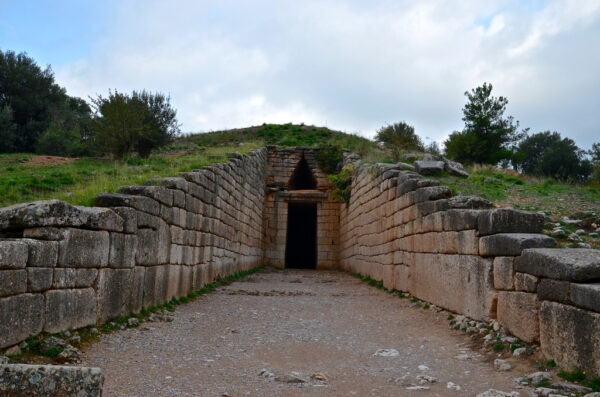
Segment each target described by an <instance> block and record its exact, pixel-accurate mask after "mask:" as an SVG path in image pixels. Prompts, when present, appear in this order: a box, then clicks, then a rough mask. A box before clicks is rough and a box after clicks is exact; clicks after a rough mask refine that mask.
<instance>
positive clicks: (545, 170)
mask: <svg viewBox="0 0 600 397" xmlns="http://www.w3.org/2000/svg"><path fill="white" fill-rule="evenodd" d="M592 170H593V167H592V163H591V161H589V160H588V159H586V158H585V152H584V151H583V150H581V149H579V148H578V147H577V145H576V144H575V142H574V141H573V140H572V139H569V138H563V139H562V140H561V141H558V142H555V143H553V144H552V145H550V146H549V147H548V148H546V149H545V150H544V151H543V152H542V155H541V157H540V159H539V163H538V166H537V173H538V174H540V175H545V176H551V177H553V178H556V179H562V180H565V181H572V182H585V181H586V180H587V178H588V177H589V176H590V174H591V173H592Z"/></svg>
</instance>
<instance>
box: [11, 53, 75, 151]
mask: <svg viewBox="0 0 600 397" xmlns="http://www.w3.org/2000/svg"><path fill="white" fill-rule="evenodd" d="M65 98H66V92H65V90H64V89H63V88H61V87H59V86H58V85H56V84H54V75H53V73H52V69H51V68H50V67H49V66H48V67H46V69H41V68H40V67H39V66H37V65H36V63H35V62H34V60H33V59H31V58H29V57H28V56H27V55H26V54H25V53H21V54H15V53H14V52H13V51H6V52H2V51H0V108H5V107H7V106H9V107H10V108H11V109H12V112H13V114H12V120H13V123H14V125H15V130H14V135H13V136H14V147H13V148H12V150H15V151H23V152H32V151H33V150H34V148H35V143H36V141H37V139H38V137H39V136H40V135H41V134H42V133H43V132H44V131H45V130H46V129H47V128H48V126H49V125H50V121H51V107H52V105H53V104H55V103H60V102H62V101H64V100H65ZM0 151H4V152H5V151H8V150H6V148H5V147H1V148H0Z"/></svg>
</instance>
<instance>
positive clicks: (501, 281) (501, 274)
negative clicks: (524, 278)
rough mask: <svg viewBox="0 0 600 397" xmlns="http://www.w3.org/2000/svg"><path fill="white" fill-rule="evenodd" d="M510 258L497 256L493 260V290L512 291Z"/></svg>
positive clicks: (512, 272) (511, 262) (512, 260)
mask: <svg viewBox="0 0 600 397" xmlns="http://www.w3.org/2000/svg"><path fill="white" fill-rule="evenodd" d="M513 263H514V257H512V256H498V257H496V258H494V288H496V289H499V290H512V289H514V283H513V275H514V270H513Z"/></svg>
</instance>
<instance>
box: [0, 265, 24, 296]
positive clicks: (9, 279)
mask: <svg viewBox="0 0 600 397" xmlns="http://www.w3.org/2000/svg"><path fill="white" fill-rule="evenodd" d="M25 291H27V271H26V270H25V269H19V270H0V297H3V296H9V295H16V294H21V293H23V292H25Z"/></svg>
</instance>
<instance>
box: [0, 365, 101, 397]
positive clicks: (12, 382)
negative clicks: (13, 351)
mask: <svg viewBox="0 0 600 397" xmlns="http://www.w3.org/2000/svg"><path fill="white" fill-rule="evenodd" d="M1 370H2V377H1V378H0V395H2V396H16V395H19V396H87V397H101V396H102V385H103V384H104V376H103V375H102V371H101V370H100V368H88V367H66V366H60V365H27V364H7V365H5V366H3V367H2V369H1ZM22 388H25V389H26V392H21V390H22ZM15 390H19V392H18V393H17V392H15Z"/></svg>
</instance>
